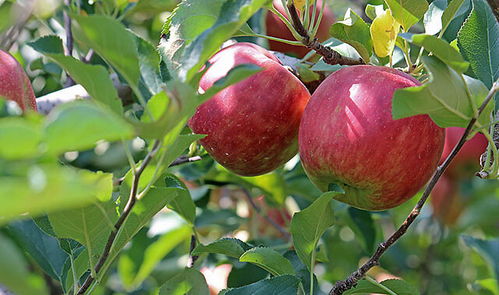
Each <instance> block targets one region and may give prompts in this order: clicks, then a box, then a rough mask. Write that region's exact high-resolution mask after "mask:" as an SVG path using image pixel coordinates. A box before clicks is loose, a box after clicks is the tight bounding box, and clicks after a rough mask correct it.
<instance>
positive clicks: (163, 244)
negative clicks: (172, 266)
mask: <svg viewBox="0 0 499 295" xmlns="http://www.w3.org/2000/svg"><path fill="white" fill-rule="evenodd" d="M191 233H192V228H191V226H189V225H187V224H185V225H182V226H180V227H179V228H176V229H174V230H172V231H169V232H167V233H165V234H162V235H161V237H160V238H159V239H158V240H157V241H156V242H154V243H152V244H151V245H150V246H149V247H147V248H146V249H144V251H145V253H144V260H143V262H142V264H141V265H140V268H139V270H138V272H137V275H136V277H135V279H134V280H133V286H136V287H137V286H139V285H140V284H141V283H142V282H143V281H144V280H145V279H147V277H149V275H150V274H151V272H152V271H153V269H154V267H155V266H156V265H157V264H158V263H159V262H160V261H161V260H162V259H163V258H164V257H165V256H166V255H167V254H168V253H170V252H171V251H172V250H173V249H174V248H175V247H176V246H177V245H178V244H180V243H181V242H183V241H185V240H187V239H189V238H190V236H191Z"/></svg>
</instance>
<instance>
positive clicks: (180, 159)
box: [168, 155, 203, 167]
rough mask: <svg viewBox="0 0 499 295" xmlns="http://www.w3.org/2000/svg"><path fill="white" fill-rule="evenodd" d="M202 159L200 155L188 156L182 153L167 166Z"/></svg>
mask: <svg viewBox="0 0 499 295" xmlns="http://www.w3.org/2000/svg"><path fill="white" fill-rule="evenodd" d="M202 159H203V157H202V156H194V157H189V156H187V155H183V156H180V157H178V158H177V159H175V160H174V161H173V162H172V163H171V164H170V165H169V166H168V167H173V166H178V165H182V164H185V163H192V162H197V161H200V160H202Z"/></svg>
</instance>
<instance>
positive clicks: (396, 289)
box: [343, 280, 419, 295]
mask: <svg viewBox="0 0 499 295" xmlns="http://www.w3.org/2000/svg"><path fill="white" fill-rule="evenodd" d="M380 284H381V285H383V286H385V287H386V288H388V289H389V290H391V291H392V292H393V293H395V294H397V295H419V291H418V290H417V289H416V288H414V286H412V285H409V284H408V283H407V282H406V281H403V280H385V281H383V282H381V283H380ZM366 293H376V294H390V293H388V291H386V290H385V289H383V288H382V287H380V286H377V285H374V284H372V283H370V282H368V281H367V280H360V281H359V282H358V284H357V286H355V287H354V288H352V289H350V290H348V291H346V292H345V293H343V294H344V295H352V294H366Z"/></svg>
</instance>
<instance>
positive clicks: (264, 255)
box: [239, 247, 295, 276]
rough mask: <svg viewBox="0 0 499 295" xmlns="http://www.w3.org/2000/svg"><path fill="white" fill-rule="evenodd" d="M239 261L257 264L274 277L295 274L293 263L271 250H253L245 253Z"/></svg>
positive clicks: (261, 248)
mask: <svg viewBox="0 0 499 295" xmlns="http://www.w3.org/2000/svg"><path fill="white" fill-rule="evenodd" d="M239 261H241V262H250V263H253V264H256V265H258V266H259V267H261V268H263V269H265V270H266V271H268V272H269V273H271V274H272V275H274V276H279V275H288V274H289V275H294V274H295V270H294V269H293V266H292V265H291V262H290V261H289V260H287V259H286V258H284V257H283V256H282V255H281V254H279V253H278V252H277V251H275V250H273V249H271V248H266V247H255V248H252V249H250V250H248V251H246V252H244V253H243V254H242V255H241V257H239Z"/></svg>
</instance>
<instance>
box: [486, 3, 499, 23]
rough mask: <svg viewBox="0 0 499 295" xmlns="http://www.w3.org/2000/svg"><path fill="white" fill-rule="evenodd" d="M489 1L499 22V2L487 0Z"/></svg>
mask: <svg viewBox="0 0 499 295" xmlns="http://www.w3.org/2000/svg"><path fill="white" fill-rule="evenodd" d="M487 2H489V5H490V8H492V12H493V13H494V16H495V17H496V20H497V21H498V22H499V3H497V0H487Z"/></svg>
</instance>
